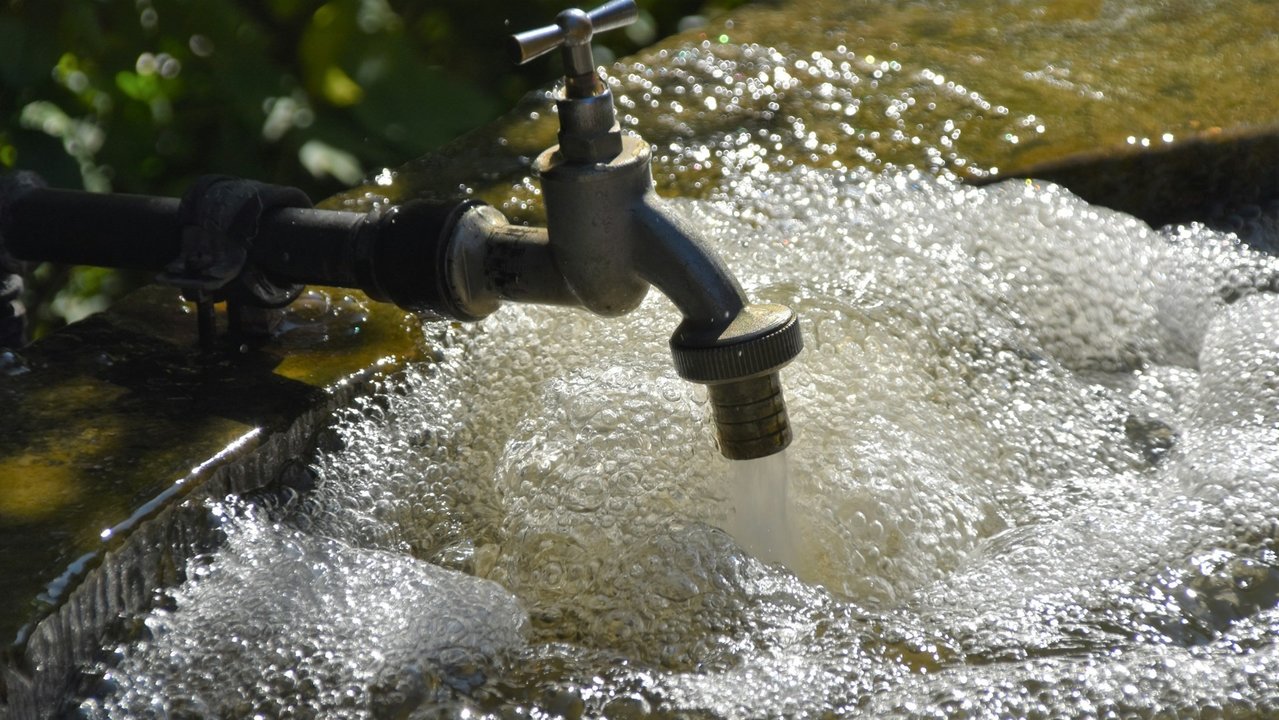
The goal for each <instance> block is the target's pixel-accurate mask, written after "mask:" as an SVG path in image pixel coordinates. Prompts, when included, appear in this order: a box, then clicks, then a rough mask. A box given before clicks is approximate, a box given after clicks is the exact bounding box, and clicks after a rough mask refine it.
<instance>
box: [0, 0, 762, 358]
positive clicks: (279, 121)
mask: <svg viewBox="0 0 1279 720" xmlns="http://www.w3.org/2000/svg"><path fill="white" fill-rule="evenodd" d="M742 2H744V0H715V2H713V3H706V2H704V0H639V3H640V5H641V6H642V11H641V18H640V21H639V22H637V23H636V24H634V25H632V26H631V27H629V28H628V29H627V31H626V32H617V33H609V34H608V35H606V36H603V37H602V38H601V41H602V42H604V43H606V45H605V46H604V47H603V48H601V54H600V55H599V56H597V57H599V58H600V59H601V61H603V60H604V58H606V57H607V55H608V54H609V53H611V54H613V55H615V56H620V55H625V54H629V53H631V52H633V51H635V50H636V49H638V48H639V47H642V46H643V45H645V44H648V43H650V42H652V41H653V40H654V39H656V38H657V37H660V36H663V35H666V34H670V33H672V32H674V31H675V30H676V29H679V28H680V25H681V23H683V24H684V25H689V24H696V23H697V22H698V18H699V17H700V16H702V15H707V14H713V13H715V12H718V11H719V10H722V9H728V8H731V7H733V6H736V5H740V4H742ZM0 3H4V5H3V6H2V7H0V118H3V121H2V122H3V125H0V168H4V169H9V168H22V169H28V170H34V171H36V172H38V173H40V174H41V175H42V176H43V177H44V178H45V180H47V181H48V182H49V184H50V185H53V186H57V187H83V188H86V189H89V190H93V191H99V192H106V191H115V192H131V193H149V194H163V195H180V194H181V193H182V191H183V190H184V189H185V188H186V187H187V186H188V185H189V184H190V183H191V181H192V180H194V179H195V178H196V177H197V176H199V175H203V174H206V173H226V174H230V175H239V176H243V177H252V178H256V179H261V180H264V181H267V182H273V183H279V184H285V185H294V186H297V187H301V188H302V189H304V190H306V191H307V192H308V193H309V194H310V195H311V196H312V197H316V198H319V197H324V196H326V195H329V194H332V193H334V192H336V191H338V190H340V189H341V188H343V187H345V186H348V185H350V184H354V183H356V182H358V181H359V180H360V179H361V178H363V177H364V176H365V175H366V174H368V173H371V172H375V171H377V170H378V169H380V168H382V167H386V166H396V165H399V164H402V163H403V162H405V161H407V160H409V159H411V158H413V157H416V156H418V155H421V154H423V153H425V152H427V151H429V150H431V149H432V148H434V147H437V146H439V145H440V144H442V143H444V142H446V141H448V140H449V139H451V138H453V137H456V136H457V135H459V134H461V133H464V132H465V131H467V130H468V129H470V128H473V127H476V126H478V125H481V124H483V123H485V122H487V121H489V120H490V119H492V118H494V117H496V116H497V115H498V114H500V113H501V112H502V111H503V110H504V109H505V108H507V107H509V106H511V105H512V104H513V103H514V102H515V101H516V100H518V99H519V97H520V96H521V95H522V94H523V93H525V92H527V91H528V90H530V89H531V88H533V87H535V86H538V85H542V84H545V83H546V82H547V81H548V79H550V78H552V77H554V74H555V71H554V70H552V69H550V68H548V67H547V66H546V65H545V64H544V63H546V62H548V61H547V60H539V61H536V62H535V63H532V64H530V66H527V67H524V68H516V67H513V65H512V61H511V59H510V58H509V56H508V54H507V53H508V48H507V45H506V43H507V36H508V35H510V34H511V33H513V32H516V31H519V30H523V29H527V28H530V27H534V26H536V25H541V24H545V23H547V22H549V21H550V19H551V18H553V17H554V15H555V14H556V13H557V12H558V11H559V10H561V9H563V8H564V7H565V6H567V5H569V4H571V3H570V2H569V1H568V0H503V1H501V2H492V1H491V0H490V1H489V2H486V3H485V4H484V5H483V11H482V12H480V11H477V5H476V4H475V2H474V0H434V1H432V2H420V1H418V2H413V1H412V0H327V1H325V0H224V1H223V2H204V1H202V0H0ZM29 285H30V289H31V290H30V297H29V301H30V302H29V307H31V308H32V310H33V312H32V317H33V320H34V328H33V330H34V333H35V334H36V335H39V334H42V333H44V332H47V331H48V330H49V329H51V328H53V327H56V326H57V325H59V324H61V323H62V322H66V321H74V320H76V319H78V318H79V317H82V316H83V315H84V314H87V313H88V312H92V311H96V310H97V309H101V308H102V307H105V306H106V305H108V304H109V303H110V301H111V300H112V299H113V298H114V297H115V296H117V295H118V294H120V293H123V292H125V291H127V290H128V289H129V288H131V287H133V286H134V282H133V281H131V280H130V279H129V278H126V277H124V276H118V275H116V274H114V273H109V272H104V271H101V270H90V269H84V268H74V269H65V268H42V269H41V270H40V271H39V272H36V273H34V275H33V277H32V278H31V282H30V283H29Z"/></svg>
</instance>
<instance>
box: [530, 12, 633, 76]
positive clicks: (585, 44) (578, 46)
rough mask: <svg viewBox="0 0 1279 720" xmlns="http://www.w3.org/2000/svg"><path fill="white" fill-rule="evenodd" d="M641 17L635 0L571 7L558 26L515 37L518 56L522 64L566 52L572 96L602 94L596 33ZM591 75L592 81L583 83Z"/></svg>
mask: <svg viewBox="0 0 1279 720" xmlns="http://www.w3.org/2000/svg"><path fill="white" fill-rule="evenodd" d="M638 17H639V7H638V6H637V5H636V4H635V0H612V2H607V3H604V4H603V5H600V6H599V7H597V8H595V9H594V10H592V11H590V12H586V11H584V10H579V9H577V8H570V9H568V10H565V11H563V12H561V13H560V14H559V15H557V16H556V17H555V24H554V25H547V26H546V27H540V28H536V29H534V30H527V31H525V32H522V33H519V34H517V35H515V36H513V37H512V39H513V40H514V41H515V58H516V62H517V63H518V64H520V65H523V64H524V63H526V62H528V61H530V60H532V59H534V58H538V57H541V56H543V55H545V54H546V53H548V52H550V51H552V50H554V49H555V48H562V49H563V54H564V76H565V78H566V79H567V83H568V88H569V92H570V95H573V96H577V97H589V96H591V95H596V94H598V84H599V83H598V80H596V79H595V58H594V56H593V55H592V54H591V38H592V37H594V36H595V33H599V32H604V31H605V30H613V29H615V28H620V27H625V26H627V25H630V24H631V23H633V22H635V20H636V18H638ZM584 78H587V79H588V81H586V82H583V79H584Z"/></svg>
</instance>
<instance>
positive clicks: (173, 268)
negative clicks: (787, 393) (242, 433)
mask: <svg viewBox="0 0 1279 720" xmlns="http://www.w3.org/2000/svg"><path fill="white" fill-rule="evenodd" d="M637 13H638V10H637V8H636V5H635V3H634V2H633V0H613V2H609V3H607V4H605V5H602V6H600V7H599V8H596V9H595V10H592V11H591V12H583V11H582V10H577V9H571V10H565V11H564V12H561V13H560V14H559V16H558V17H557V18H556V23H555V24H554V25H549V26H546V27H543V28H538V29H535V30H530V31H528V32H523V33H520V34H518V35H515V36H514V42H515V47H516V49H517V54H518V58H519V61H520V62H521V63H523V62H527V61H529V60H531V59H533V58H535V57H538V56H541V55H544V54H546V53H548V52H551V51H553V50H555V49H556V48H559V49H560V50H561V52H562V55H563V60H564V68H565V77H564V83H563V85H562V86H561V87H560V88H558V89H557V90H556V106H557V108H558V111H559V117H560V131H559V144H558V145H555V146H553V147H551V148H549V149H548V150H546V151H545V152H543V153H542V154H541V155H540V156H539V157H538V158H537V160H536V161H535V162H534V168H535V170H536V171H537V174H538V175H539V177H540V180H541V184H542V191H543V197H544V201H545V205H546V215H547V227H546V228H534V227H523V226H517V225H512V224H510V223H509V222H508V221H507V219H506V218H505V217H504V216H503V215H502V214H501V213H500V212H498V211H497V210H496V209H494V208H493V207H491V206H489V205H486V204H484V203H481V202H478V201H473V200H469V201H465V202H462V203H460V204H451V205H438V204H431V203H426V202H420V201H418V202H409V203H406V204H404V205H400V206H397V207H393V208H390V209H389V210H387V211H385V212H378V213H373V214H369V215H365V214H361V213H353V212H343V211H325V210H314V209H311V208H309V202H308V201H307V200H306V198H305V196H304V195H303V196H301V198H299V197H298V196H299V195H300V193H298V192H297V191H292V192H290V190H292V189H280V188H275V187H272V186H265V185H261V184H258V183H252V182H250V181H242V180H232V179H227V178H211V179H204V180H202V181H200V182H198V183H197V184H196V186H195V187H193V188H192V191H190V192H188V193H187V196H186V197H185V198H184V199H183V200H182V201H181V202H180V203H179V202H178V201H177V200H172V199H159V198H141V197H138V196H111V197H112V198H113V199H111V200H109V201H108V200H106V199H104V196H90V195H89V194H87V193H79V192H72V191H62V190H49V189H45V188H42V187H40V183H38V182H32V181H30V180H29V179H26V180H24V181H22V182H12V181H11V182H9V183H7V185H6V184H5V183H0V251H3V250H4V249H6V248H5V246H6V245H7V249H8V250H9V252H11V253H12V254H13V255H14V256H15V257H18V258H20V259H28V260H33V259H42V260H56V261H61V262H77V263H80V264H102V265H110V266H125V267H143V268H149V269H157V270H162V271H163V272H162V274H161V278H160V279H161V280H162V281H163V282H168V283H170V284H172V285H175V286H177V287H180V288H183V291H184V292H185V293H187V294H188V297H189V299H192V300H195V301H197V302H198V303H200V305H201V308H202V312H201V313H199V315H200V317H201V318H206V319H205V323H204V325H202V328H203V327H204V326H207V325H208V324H209V322H210V321H209V320H208V319H207V318H208V316H209V315H210V314H211V312H212V309H211V302H212V301H215V300H219V299H231V300H233V301H234V302H235V303H236V304H237V305H238V306H245V305H248V306H257V307H278V306H279V305H281V304H283V303H286V302H288V301H289V300H290V299H291V298H292V297H293V296H296V294H297V292H298V291H300V289H301V284H303V283H315V284H323V285H331V286H340V287H357V288H360V289H362V290H364V291H365V292H366V293H367V294H368V295H369V296H370V297H372V298H374V299H376V300H383V301H391V302H394V303H396V304H397V305H399V306H401V307H404V308H407V309H411V310H415V311H418V312H425V313H429V314H431V315H434V316H436V317H440V318H449V319H456V320H464V321H470V320H478V319H480V318H483V317H485V316H487V315H489V314H491V313H492V312H494V311H495V310H497V309H498V307H499V306H500V305H501V303H502V302H503V301H514V302H526V303H541V304H551V305H568V306H577V307H582V308H585V309H587V310H589V311H591V312H593V313H595V314H598V315H602V316H606V317H613V316H617V315H622V314H625V313H627V312H629V311H631V310H633V309H634V308H635V307H637V306H638V305H639V304H640V302H641V301H642V300H643V299H644V296H645V295H646V294H647V292H648V288H649V286H650V285H654V286H656V287H657V288H658V290H660V291H661V292H662V293H663V294H665V295H666V296H667V297H668V298H670V300H671V301H672V302H673V303H674V304H675V306H676V307H677V308H678V309H679V311H680V313H681V314H682V315H683V321H682V322H681V323H680V324H679V326H678V327H677V328H676V329H675V332H674V334H673V335H672V336H671V339H670V346H671V352H672V354H673V356H674V361H675V369H676V371H677V372H678V373H679V375H680V376H681V377H683V378H684V379H686V380H689V381H692V382H695V383H702V384H705V385H707V386H708V390H709V395H710V400H711V405H712V408H713V414H714V419H715V425H716V429H717V436H718V440H719V448H720V451H721V453H722V454H723V455H724V456H725V457H727V458H730V459H735V460H738V459H752V458H758V457H764V456H767V455H772V454H774V453H777V452H780V451H782V450H784V449H785V448H786V447H787V446H788V445H789V444H790V442H791V429H790V422H789V419H788V417H787V412H786V403H785V400H784V398H783V395H782V387H781V382H780V377H779V371H780V370H781V368H782V367H783V366H784V365H786V364H787V363H789V362H790V361H791V360H793V359H794V358H795V357H796V356H797V355H799V353H800V351H801V350H802V348H803V339H802V336H801V333H800V328H799V322H798V319H797V317H796V316H795V313H794V312H792V311H791V310H790V309H789V308H787V307H785V306H782V305H771V304H754V303H751V302H750V301H749V299H748V298H747V297H746V294H745V292H743V290H742V287H741V285H740V284H739V283H738V282H737V280H736V279H735V278H734V277H733V275H732V274H731V273H730V272H729V270H728V268H727V267H726V266H725V264H724V262H723V261H722V260H721V259H720V258H719V257H718V256H717V255H716V254H715V253H714V251H713V250H711V248H710V247H709V244H708V243H707V242H706V240H705V239H704V237H703V236H702V234H701V233H700V232H699V231H698V229H697V228H696V227H695V226H694V225H693V224H692V223H690V222H689V221H688V220H687V219H685V218H683V217H681V216H680V214H679V213H678V212H677V211H675V210H674V209H673V208H672V207H671V206H670V205H669V204H667V203H666V202H665V201H663V200H662V199H661V198H660V197H658V195H657V193H656V191H655V190H654V188H653V179H652V171H651V167H650V165H651V153H650V149H649V145H648V143H646V142H644V140H643V139H641V138H639V137H636V136H633V135H626V134H623V133H622V131H621V128H620V126H619V124H618V122H617V119H616V116H615V112H614V109H613V96H612V93H611V92H610V91H609V89H608V85H607V83H606V82H605V81H604V79H603V78H602V77H601V76H600V74H599V73H598V72H597V70H596V68H595V62H594V58H593V56H592V53H591V45H590V43H591V38H592V37H593V36H594V34H595V33H597V32H601V31H604V30H608V29H613V28H617V27H622V26H624V25H626V24H629V23H630V22H633V21H634V20H635V18H636V17H637ZM6 187H7V188H8V189H7V190H6ZM86 196H88V197H86ZM76 203H79V207H78V208H77V209H76V210H70V208H69V207H68V205H74V204H76ZM108 210H110V213H115V214H116V215H125V216H127V217H112V218H107V217H106V214H110V213H108ZM69 211H70V213H71V214H70V215H68V212H69ZM98 215H102V217H98ZM68 217H73V218H78V219H76V220H67V219H66V218H68ZM68 223H69V225H68V227H67V228H65V229H64V228H63V227H62V226H63V224H68ZM89 227H94V228H99V230H98V231H97V232H98V233H99V234H101V232H102V231H101V228H109V227H118V228H125V232H124V233H123V234H127V235H130V236H132V235H136V234H137V230H138V229H139V228H148V229H154V232H153V233H152V235H154V236H155V237H153V238H151V239H149V240H148V239H143V240H141V241H135V242H134V243H133V247H138V246H139V245H141V246H144V247H146V248H148V250H147V252H144V253H143V252H138V251H121V250H119V249H118V244H117V243H112V244H101V243H99V244H98V245H95V246H94V247H93V248H91V249H86V248H85V247H83V238H82V236H83V235H84V234H85V230H86V228H89ZM109 239H110V238H109ZM115 240H117V241H125V240H126V238H124V237H120V238H115ZM104 248H110V250H109V251H108V250H104ZM113 253H114V254H118V255H121V256H122V257H124V258H125V259H127V262H118V261H113V260H112V259H111V257H109V256H112V254H113ZM86 255H88V256H89V258H90V259H88V260H86V259H85V256H86Z"/></svg>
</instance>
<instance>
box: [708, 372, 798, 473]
mask: <svg viewBox="0 0 1279 720" xmlns="http://www.w3.org/2000/svg"><path fill="white" fill-rule="evenodd" d="M709 390H710V396H711V408H712V412H713V413H714V417H715V434H716V436H717V438H718V440H719V450H720V453H722V454H723V455H724V457H726V458H728V459H729V460H754V459H755V458H762V457H767V456H769V455H772V454H774V453H779V452H781V451H783V450H785V449H786V446H788V445H790V442H791V429H790V418H789V417H787V414H786V399H785V398H784V397H783V396H782V382H781V377H780V376H779V374H778V373H776V372H772V373H768V374H766V375H759V376H756V377H751V378H745V379H743V380H733V381H730V382H725V383H718V384H715V385H711V386H709Z"/></svg>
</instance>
